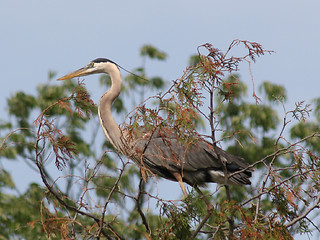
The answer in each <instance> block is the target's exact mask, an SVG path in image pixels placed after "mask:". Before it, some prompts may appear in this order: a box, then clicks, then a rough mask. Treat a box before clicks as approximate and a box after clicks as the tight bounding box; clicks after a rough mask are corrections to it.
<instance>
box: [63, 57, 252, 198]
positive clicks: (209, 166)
mask: <svg viewBox="0 0 320 240" xmlns="http://www.w3.org/2000/svg"><path fill="white" fill-rule="evenodd" d="M99 73H102V74H107V75H109V76H110V79H111V87H110V89H109V90H107V91H106V92H105V93H104V94H103V95H102V97H101V99H100V101H99V104H98V116H99V119H100V124H101V127H102V130H103V132H104V134H105V136H106V137H107V139H108V140H109V141H110V143H111V144H112V145H113V146H114V148H115V149H116V150H118V151H119V152H121V153H122V154H124V155H126V156H127V157H128V158H130V159H132V160H133V161H134V162H135V163H137V164H138V165H139V166H140V168H141V172H147V173H148V174H147V175H148V176H149V175H150V174H152V175H158V176H160V177H163V178H165V179H168V180H171V181H176V182H178V183H179V184H180V187H181V189H182V192H183V194H184V196H187V195H188V194H187V192H186V189H185V186H184V182H185V183H187V184H189V185H190V186H200V187H202V186H206V184H207V183H210V182H215V183H219V184H223V185H250V184H251V181H250V177H251V176H252V171H253V169H251V168H250V165H249V163H248V162H246V161H245V160H244V159H243V158H241V157H238V156H234V155H232V154H230V153H228V152H226V151H224V150H223V149H221V148H219V147H218V146H214V145H213V144H212V143H210V142H209V141H207V140H205V139H204V138H202V137H199V136H200V135H199V136H198V137H196V138H195V140H193V143H192V144H186V143H183V141H181V140H179V137H178V134H177V133H176V132H175V130H174V129H173V128H171V129H170V128H159V127H155V128H154V129H151V130H150V128H147V127H144V126H140V127H138V128H137V130H136V131H134V132H133V136H132V133H129V132H128V129H124V128H123V127H120V126H119V125H118V124H117V122H116V121H115V119H114V118H113V116H112V103H113V102H114V100H115V99H116V98H117V97H118V96H119V95H120V92H121V87H122V78H121V72H120V69H119V65H118V64H117V63H115V62H113V61H111V60H109V59H106V58H97V59H94V60H92V61H91V62H90V63H89V64H88V65H86V66H85V67H82V68H80V69H78V70H76V71H73V72H71V73H69V74H67V75H65V76H63V77H60V78H59V79H57V80H59V81H60V80H66V79H72V78H75V77H83V76H87V75H92V74H99ZM142 170H143V171H142ZM226 175H227V176H226Z"/></svg>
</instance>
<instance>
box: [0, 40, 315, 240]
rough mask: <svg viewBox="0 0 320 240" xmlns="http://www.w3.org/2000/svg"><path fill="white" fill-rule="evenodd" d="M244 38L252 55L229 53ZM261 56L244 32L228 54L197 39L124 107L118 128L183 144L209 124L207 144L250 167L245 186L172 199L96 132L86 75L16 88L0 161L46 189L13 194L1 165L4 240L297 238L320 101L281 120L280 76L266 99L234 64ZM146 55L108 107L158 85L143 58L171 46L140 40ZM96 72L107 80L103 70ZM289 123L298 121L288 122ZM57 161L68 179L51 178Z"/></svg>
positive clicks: (305, 226)
mask: <svg viewBox="0 0 320 240" xmlns="http://www.w3.org/2000/svg"><path fill="white" fill-rule="evenodd" d="M241 45H242V46H244V48H245V49H246V50H247V54H245V55H244V56H240V57H234V56H229V55H230V53H231V51H232V49H234V48H235V47H240V46H241ZM202 52H205V54H204V53H202ZM266 53H270V52H269V51H266V50H264V49H263V48H262V47H261V46H260V45H259V44H257V43H253V42H248V41H240V40H235V41H233V42H232V43H231V44H230V47H229V49H227V51H226V52H225V53H223V52H221V51H220V50H219V49H216V48H214V47H213V46H212V45H211V44H204V45H202V46H200V47H198V54H197V55H196V56H193V57H192V58H191V59H190V66H189V67H188V68H186V70H185V72H184V74H183V75H182V77H181V78H180V79H177V80H175V81H173V83H172V85H171V86H170V87H169V88H168V89H167V90H166V91H164V92H163V93H160V94H158V95H156V96H154V97H149V98H148V99H147V100H146V101H143V102H142V104H140V105H139V106H138V107H136V108H135V110H134V111H132V112H131V113H130V114H129V115H128V117H127V123H129V125H124V127H127V128H128V129H129V130H132V131H135V129H136V127H137V126H139V125H142V124H143V125H148V126H153V127H155V126H161V127H163V128H171V129H175V130H176V132H177V134H178V135H179V136H180V140H181V141H182V142H184V143H186V144H188V143H190V142H191V141H193V140H194V139H195V138H194V137H195V136H196V134H198V133H197V132H196V129H197V127H199V126H208V127H209V130H208V131H207V132H209V134H207V135H206V137H207V138H208V139H209V140H210V141H211V142H212V144H213V146H214V147H215V146H217V145H223V146H225V148H226V149H227V151H228V152H231V153H233V154H235V155H240V156H242V157H243V158H245V159H247V161H248V162H250V163H251V166H250V167H251V168H254V169H255V173H254V184H253V185H252V186H251V187H248V188H244V187H241V188H239V187H234V186H225V187H219V188H217V190H216V191H215V192H210V191H208V190H202V192H203V193H204V196H201V195H200V196H199V193H198V192H197V191H191V192H190V193H189V196H188V197H187V198H186V199H183V200H181V201H178V202H174V201H169V200H166V199H160V198H159V197H157V196H156V195H154V192H153V191H152V185H153V184H154V183H153V181H150V180H149V181H145V180H146V176H145V174H144V173H143V171H141V172H140V171H139V168H137V166H135V165H134V164H132V163H131V162H130V161H129V160H128V159H126V158H124V157H123V156H121V155H119V154H118V153H117V152H115V151H114V149H113V148H112V146H111V145H110V143H108V142H107V141H105V140H104V139H103V140H101V139H99V136H98V135H97V133H98V132H99V131H100V127H99V126H98V124H97V120H96V118H95V116H96V112H97V111H96V106H95V104H94V103H93V101H92V100H91V99H90V95H89V94H88V92H87V90H86V88H85V85H84V84H83V82H81V81H79V82H78V83H74V82H72V81H67V82H65V83H63V84H62V85H57V84H56V83H52V82H49V83H48V84H46V85H41V86H39V87H38V89H37V90H38V93H37V96H33V95H27V94H25V93H23V92H20V93H17V94H15V95H14V96H12V97H11V98H10V99H9V100H8V109H9V113H10V115H11V116H12V119H11V121H10V122H8V121H2V122H1V125H0V129H1V135H2V136H3V138H2V141H1V146H0V154H1V155H0V156H1V157H2V158H1V159H2V161H9V160H10V159H20V160H24V161H25V162H26V163H27V164H28V165H29V166H30V168H32V169H35V170H36V172H37V174H39V175H40V176H41V178H42V181H43V183H44V186H41V185H38V184H31V185H30V186H29V188H28V189H27V190H26V191H25V192H24V193H15V194H11V193H9V192H10V191H9V190H8V189H11V192H12V190H16V187H15V185H14V181H13V180H12V179H11V177H10V174H9V173H8V172H7V171H6V170H5V169H4V168H1V172H0V183H1V185H0V187H1V191H0V194H1V197H0V201H1V202H0V218H1V224H0V230H1V231H0V232H1V233H0V237H1V238H3V239H6V238H14V237H16V238H25V239H41V238H43V237H44V236H47V237H50V238H53V239H61V238H62V239H91V238H98V239H144V238H146V239H208V238H212V239H226V238H229V239H237V238H239V239H256V238H261V237H264V238H268V239H292V236H293V235H294V234H296V233H302V232H303V233H305V232H308V231H314V230H317V231H319V228H318V227H317V225H318V223H319V219H318V218H317V213H316V211H317V209H318V207H319V202H320V197H319V186H320V185H319V177H318V176H319V150H320V149H319V146H318V145H319V144H317V143H318V141H319V137H320V135H319V125H318V124H317V122H319V120H320V117H319V116H320V114H319V109H320V100H319V99H318V100H315V102H314V105H315V109H314V111H313V113H314V115H315V121H314V122H312V121H310V120H312V119H310V120H308V119H309V114H310V113H311V110H310V105H308V104H305V103H304V102H299V103H297V105H296V108H295V109H293V110H290V111H287V110H284V111H283V113H282V115H283V116H282V118H280V117H279V113H278V111H277V110H276V109H277V108H279V106H283V109H285V100H286V98H287V97H286V92H285V89H284V88H283V87H282V86H280V85H276V84H272V83H270V82H265V83H263V84H262V85H261V86H260V88H259V89H260V92H261V94H262V96H263V97H261V98H262V99H263V101H262V100H261V99H260V98H259V97H258V96H257V94H256V92H255V89H254V84H253V98H251V99H250V98H248V97H246V94H247V87H246V85H245V84H244V83H243V82H242V81H241V80H240V75H238V74H237V72H238V66H239V64H243V63H248V64H249V70H250V67H251V62H254V61H255V60H256V58H257V57H259V56H261V55H264V54H266ZM141 56H142V58H143V66H142V67H139V68H136V69H134V74H129V75H128V76H127V77H126V78H125V86H124V89H123V91H122V92H123V93H124V95H122V97H121V98H118V99H117V101H116V102H115V104H114V108H115V111H116V112H117V113H118V114H123V113H124V112H126V106H127V102H128V101H125V100H124V99H125V98H130V94H129V90H132V89H134V92H135V93H138V96H142V97H141V98H142V99H141V101H142V100H144V96H146V95H147V93H148V94H149V90H148V89H151V88H154V89H156V90H160V89H164V81H163V80H162V78H160V77H153V78H150V81H146V78H147V77H146V71H145V62H146V60H147V59H158V60H164V59H165V58H166V54H165V53H164V52H161V51H159V50H157V49H156V48H154V47H153V46H151V45H146V46H144V47H142V48H141ZM53 78H54V73H50V74H49V79H53ZM100 81H101V83H102V84H103V85H104V86H105V85H108V84H110V83H109V81H108V77H107V76H102V77H101V80H100ZM252 82H253V83H254V81H253V79H252ZM133 97H134V96H133ZM252 99H253V100H254V101H253V102H252ZM250 100H251V101H250ZM261 101H262V102H263V103H259V102H261ZM129 107H132V106H129ZM35 115H39V116H38V117H36V120H35V121H34V120H33V119H34V117H33V116H35ZM280 119H283V120H282V121H281V120H280ZM293 121H297V123H296V124H295V125H294V126H292V127H291V128H290V129H289V130H287V129H288V128H289V126H290V124H293V123H292V122H293ZM12 129H15V130H12ZM88 129H92V130H89V131H88ZM221 129H223V130H221ZM93 143H94V144H93ZM52 163H55V165H56V168H58V169H60V170H61V173H64V176H61V177H59V178H57V179H55V178H53V177H52V176H51V172H50V171H49V167H52ZM50 164H51V165H50ZM65 171H67V172H65ZM150 199H153V200H155V201H156V202H157V206H158V209H157V212H155V211H152V210H150V209H148V204H149V201H150ZM26 203H27V204H26ZM319 232H320V231H319Z"/></svg>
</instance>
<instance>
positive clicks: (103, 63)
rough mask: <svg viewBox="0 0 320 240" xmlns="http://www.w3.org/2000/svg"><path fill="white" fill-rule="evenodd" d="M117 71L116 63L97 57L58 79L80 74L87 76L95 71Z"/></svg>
mask: <svg viewBox="0 0 320 240" xmlns="http://www.w3.org/2000/svg"><path fill="white" fill-rule="evenodd" d="M115 70H116V71H119V69H118V65H117V64H116V63H115V62H113V61H111V60H109V59H106V58H97V59H95V60H93V61H91V62H90V63H89V64H88V65H87V66H85V67H83V68H80V69H78V70H76V71H74V72H71V73H69V74H67V75H65V76H63V77H61V78H59V79H57V81H60V80H66V79H71V78H75V77H82V76H87V75H92V74H96V73H107V74H109V73H111V72H112V71H115Z"/></svg>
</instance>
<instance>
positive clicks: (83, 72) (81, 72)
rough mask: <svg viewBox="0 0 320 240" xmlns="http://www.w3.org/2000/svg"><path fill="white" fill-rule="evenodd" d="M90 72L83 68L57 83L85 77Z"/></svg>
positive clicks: (59, 79)
mask: <svg viewBox="0 0 320 240" xmlns="http://www.w3.org/2000/svg"><path fill="white" fill-rule="evenodd" d="M87 72H88V68H87V67H83V68H80V69H78V70H76V71H74V72H72V73H69V74H67V75H65V76H63V77H61V78H58V79H57V81H61V80H66V79H71V78H75V77H81V76H85V75H87Z"/></svg>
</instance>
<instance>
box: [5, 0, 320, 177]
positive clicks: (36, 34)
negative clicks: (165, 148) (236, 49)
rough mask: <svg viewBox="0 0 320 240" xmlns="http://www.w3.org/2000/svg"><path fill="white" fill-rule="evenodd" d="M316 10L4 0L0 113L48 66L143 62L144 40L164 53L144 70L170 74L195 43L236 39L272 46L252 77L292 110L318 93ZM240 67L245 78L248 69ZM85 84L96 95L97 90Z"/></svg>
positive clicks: (319, 7)
mask: <svg viewBox="0 0 320 240" xmlns="http://www.w3.org/2000/svg"><path fill="white" fill-rule="evenodd" d="M319 11H320V1H318V0H313V1H308V0H306V1H302V0H300V1H298V0H284V1H274V0H272V1H254V0H250V1H246V0H242V1H237V0H233V1H231V0H226V1H212V0H211V1H209V0H207V1H204V0H198V1H194V0H192V1H191V0H178V1H172V0H162V1H150V0H149V1H147V0H143V1H102V0H94V1H83V0H68V1H67V0H63V1H62V0H56V1H40V0H39V1H35V0H29V1H22V0H10V1H3V2H2V3H1V8H0V29H1V38H0V43H1V44H0V70H1V84H2V86H3V87H1V89H0V96H1V97H0V106H1V107H0V114H1V115H0V116H1V118H6V113H5V109H4V108H5V105H6V99H7V98H8V97H9V96H10V95H11V94H14V93H15V92H17V91H21V90H23V91H26V92H28V93H33V92H34V91H35V88H36V86H37V85H38V84H40V83H44V82H46V81H47V75H48V71H49V70H55V71H57V72H58V74H59V75H63V74H65V73H67V72H69V71H71V70H74V69H77V68H79V67H81V66H83V65H85V64H87V63H88V62H89V61H90V60H92V59H94V58H97V57H106V58H110V59H112V60H114V61H116V62H117V63H119V64H120V65H122V66H123V67H125V68H127V69H131V68H134V67H137V66H139V65H140V64H141V59H140V58H139V55H138V54H139V48H140V47H141V46H142V45H144V44H147V43H150V44H153V45H154V46H156V47H158V48H159V49H161V50H163V51H165V52H166V53H168V55H169V58H168V60H167V61H165V62H152V63H148V66H147V71H148V73H150V74H151V75H160V76H163V77H164V78H165V79H168V80H174V79H176V78H179V77H180V76H181V75H182V73H183V70H184V68H185V67H186V64H187V61H188V58H189V56H190V55H191V54H194V53H195V52H196V48H197V46H198V45H200V44H203V43H206V42H209V43H211V44H213V45H214V46H215V47H217V48H220V49H222V50H225V49H226V48H227V46H228V45H229V44H230V43H231V41H232V40H233V39H237V38H238V39H242V40H249V41H256V42H259V43H260V44H262V45H263V47H264V48H265V49H268V50H273V51H275V53H274V54H272V55H267V56H264V57H262V58H260V59H258V61H257V64H255V65H253V74H254V78H255V82H256V85H259V84H260V83H262V82H263V81H265V80H269V81H271V82H274V83H278V84H282V85H284V86H285V87H286V89H287V91H288V96H289V102H288V104H287V108H288V109H290V108H291V107H292V106H293V105H294V102H296V101H300V100H306V101H309V100H310V99H312V98H315V97H319V95H320V94H319V92H320V80H319V79H318V75H319V73H318V69H319V56H320V48H319V44H320V28H319V24H320V14H319ZM244 70H245V69H244ZM240 74H241V75H242V76H243V77H242V79H243V80H245V81H246V82H247V83H248V84H249V85H250V83H251V80H250V78H249V76H248V74H247V72H246V71H243V72H240ZM93 78H94V77H93ZM96 78H98V77H96ZM96 82H97V81H96ZM87 85H88V88H89V90H90V91H91V92H96V94H94V95H93V98H94V100H95V101H96V102H97V100H98V99H99V97H100V94H101V89H99V88H98V84H97V83H95V84H92V85H91V84H87ZM25 182H26V181H25Z"/></svg>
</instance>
